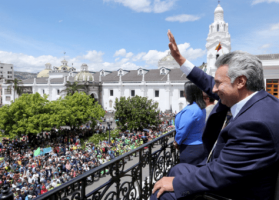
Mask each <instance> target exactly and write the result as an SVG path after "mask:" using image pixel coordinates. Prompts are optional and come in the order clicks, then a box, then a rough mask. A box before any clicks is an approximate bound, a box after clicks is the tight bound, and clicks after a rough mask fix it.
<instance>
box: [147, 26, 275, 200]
mask: <svg viewBox="0 0 279 200" xmlns="http://www.w3.org/2000/svg"><path fill="white" fill-rule="evenodd" d="M168 36H169V39H170V43H169V47H170V50H171V54H172V56H173V57H174V58H175V60H176V61H177V62H178V63H179V64H180V66H181V70H182V71H183V72H184V73H185V74H186V76H187V78H188V79H189V80H191V81H192V82H194V83H195V84H196V85H198V86H199V87H200V88H201V89H202V90H203V91H204V92H206V93H207V94H208V95H209V96H210V97H212V98H215V99H217V100H219V101H218V103H217V105H216V106H215V107H214V109H213V110H212V112H211V114H210V116H209V118H208V121H207V124H206V127H205V130H204V133H203V142H204V148H205V151H206V153H207V155H212V156H211V158H210V159H208V161H207V162H204V163H201V164H200V165H199V166H193V165H189V164H178V165H176V166H175V167H173V168H172V169H171V170H170V172H169V177H163V178H162V179H161V180H160V181H158V182H157V183H156V184H155V186H154V189H153V195H152V196H151V200H154V199H157V198H159V197H160V200H163V199H192V197H193V196H194V195H196V194H201V193H203V192H210V193H215V194H219V195H221V196H225V197H229V198H232V199H237V200H238V199H260V200H264V199H267V200H268V199H272V198H273V193H274V187H275V182H276V178H277V172H278V169H279V166H278V160H279V123H278V119H279V100H278V99H277V98H275V97H274V96H272V95H270V94H268V93H267V92H265V91H264V78H263V67H262V63H261V61H260V60H259V59H258V58H257V57H256V56H253V55H250V54H248V53H244V52H232V53H229V54H226V55H223V56H221V57H219V59H218V60H217V61H216V64H215V65H216V67H217V71H216V73H215V78H214V79H213V77H211V76H209V75H207V74H206V73H204V72H203V71H202V70H200V69H199V68H197V67H194V66H193V64H191V63H190V62H189V61H187V60H186V59H185V58H184V57H182V56H181V54H180V52H179V50H178V47H177V45H176V42H175V40H174V37H173V35H172V34H171V32H170V31H169V32H168ZM229 110H230V111H231V113H232V118H231V120H230V122H229V123H228V125H227V126H226V127H225V128H223V129H222V127H223V125H224V121H225V118H226V115H227V112H228V111H229ZM215 142H216V143H215ZM214 144H215V145H214ZM214 147H215V148H214ZM212 149H213V151H212ZM211 152H212V154H211Z"/></svg>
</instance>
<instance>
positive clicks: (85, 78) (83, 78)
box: [75, 64, 94, 81]
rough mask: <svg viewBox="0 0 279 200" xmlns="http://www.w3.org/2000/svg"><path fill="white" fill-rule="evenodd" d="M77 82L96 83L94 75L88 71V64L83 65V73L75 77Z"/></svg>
mask: <svg viewBox="0 0 279 200" xmlns="http://www.w3.org/2000/svg"><path fill="white" fill-rule="evenodd" d="M75 81H94V75H93V74H92V73H90V72H89V71H88V66H87V64H82V65H81V71H80V72H79V73H78V74H77V75H76V76H75Z"/></svg>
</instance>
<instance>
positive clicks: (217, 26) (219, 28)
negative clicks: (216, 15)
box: [217, 24, 220, 32]
mask: <svg viewBox="0 0 279 200" xmlns="http://www.w3.org/2000/svg"><path fill="white" fill-rule="evenodd" d="M219 29H220V27H219V24H218V25H217V32H219Z"/></svg>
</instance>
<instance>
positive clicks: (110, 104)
mask: <svg viewBox="0 0 279 200" xmlns="http://www.w3.org/2000/svg"><path fill="white" fill-rule="evenodd" d="M109 107H110V108H112V100H110V101H109Z"/></svg>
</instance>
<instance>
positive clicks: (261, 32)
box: [232, 26, 279, 55]
mask: <svg viewBox="0 0 279 200" xmlns="http://www.w3.org/2000/svg"><path fill="white" fill-rule="evenodd" d="M278 35H279V29H277V30H273V31H271V29H270V27H266V26H265V27H258V28H257V29H256V30H254V31H253V30H252V31H251V32H249V33H247V34H241V35H239V36H238V37H235V38H234V39H233V41H232V42H233V43H235V45H233V47H234V50H241V51H246V52H249V53H251V54H256V55H257V54H272V53H275V52H278V47H279V37H278Z"/></svg>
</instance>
